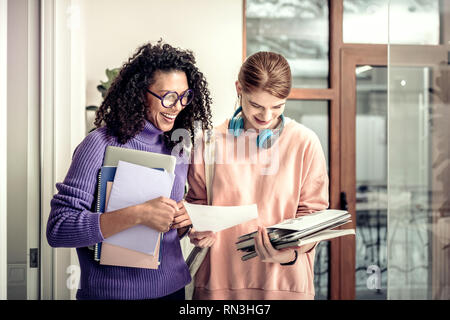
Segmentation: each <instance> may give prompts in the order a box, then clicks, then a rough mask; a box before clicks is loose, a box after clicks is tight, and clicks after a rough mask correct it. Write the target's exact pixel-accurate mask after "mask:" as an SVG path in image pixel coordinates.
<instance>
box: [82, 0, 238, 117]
mask: <svg viewBox="0 0 450 320" xmlns="http://www.w3.org/2000/svg"><path fill="white" fill-rule="evenodd" d="M80 4H81V10H80V13H81V24H82V25H84V27H85V30H86V34H85V42H84V45H85V53H86V55H85V60H86V65H85V66H86V103H87V105H97V106H98V105H99V104H100V103H101V95H100V93H99V92H98V91H97V89H96V87H97V85H98V84H99V82H100V80H103V81H105V80H106V75H105V69H106V68H110V69H111V68H114V67H120V66H121V65H122V63H123V62H124V61H126V60H127V59H128V57H129V56H130V55H132V54H133V52H134V51H135V50H136V48H137V47H139V46H140V45H142V44H144V43H146V42H148V41H151V42H156V41H157V40H159V39H160V38H163V40H164V41H165V42H167V43H169V44H171V45H173V46H177V47H181V48H184V49H190V50H192V51H193V52H194V54H195V57H196V59H197V65H198V67H199V69H200V70H201V71H202V72H203V74H204V75H205V76H206V79H207V81H208V83H209V89H210V91H211V95H212V98H213V122H214V123H215V124H218V123H221V122H223V121H224V120H225V118H227V117H230V116H231V115H232V111H233V108H234V103H235V97H236V93H235V89H234V81H235V80H236V79H237V73H238V71H239V67H240V65H241V63H242V27H243V26H242V21H243V19H242V14H243V3H242V0H227V1H223V0H191V1H186V0H165V1H156V0H155V1H148V0H115V1H109V0H82V1H80Z"/></svg>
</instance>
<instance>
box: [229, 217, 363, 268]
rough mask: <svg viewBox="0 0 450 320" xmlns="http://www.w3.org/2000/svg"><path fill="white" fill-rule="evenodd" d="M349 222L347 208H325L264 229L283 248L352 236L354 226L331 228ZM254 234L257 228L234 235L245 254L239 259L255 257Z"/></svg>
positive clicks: (239, 248)
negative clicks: (350, 227)
mask: <svg viewBox="0 0 450 320" xmlns="http://www.w3.org/2000/svg"><path fill="white" fill-rule="evenodd" d="M349 222H351V215H350V214H349V213H348V212H347V211H344V210H334V209H329V210H323V211H317V212H314V213H311V214H308V215H304V216H300V217H297V218H293V219H289V220H285V221H283V222H281V223H279V224H276V225H273V226H270V227H267V228H266V229H267V233H268V236H269V239H270V242H271V243H272V245H273V247H274V248H275V249H283V248H289V247H299V246H303V245H305V244H309V243H314V242H319V241H324V240H329V239H333V238H337V237H342V236H346V235H351V234H353V235H354V234H355V229H339V230H333V229H335V228H337V227H339V226H342V225H344V224H347V223H349ZM257 234H258V231H254V232H251V233H248V234H245V235H242V236H240V237H239V238H238V241H237V242H236V248H237V250H240V251H242V252H244V253H245V254H244V255H243V256H242V258H241V259H242V260H243V261H245V260H249V259H251V258H254V257H256V256H257V254H256V252H255V236H256V235H257Z"/></svg>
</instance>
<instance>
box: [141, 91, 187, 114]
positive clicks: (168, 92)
mask: <svg viewBox="0 0 450 320" xmlns="http://www.w3.org/2000/svg"><path fill="white" fill-rule="evenodd" d="M146 90H147V92H148V93H150V94H151V95H153V96H154V97H156V98H158V99H159V100H160V101H161V105H162V106H163V107H164V108H166V109H169V108H173V107H174V106H176V105H177V103H178V101H180V104H181V106H182V107H183V109H184V108H185V107H186V106H187V105H189V104H191V102H192V100H193V99H194V90H192V89H187V90H186V91H185V92H183V93H182V94H181V95H179V94H178V92H176V91H167V92H166V93H164V95H163V96H162V97H161V96H159V95H157V94H156V93H154V92H152V91H150V90H149V89H146ZM187 92H191V93H192V99H191V101H189V103H187V104H183V102H181V99H183V98H184V96H185V94H186V93H187ZM171 93H175V94H176V95H177V99H176V100H175V102H174V103H173V104H172V105H171V106H168V107H166V106H165V105H164V102H163V100H164V98H165V96H167V95H168V94H171Z"/></svg>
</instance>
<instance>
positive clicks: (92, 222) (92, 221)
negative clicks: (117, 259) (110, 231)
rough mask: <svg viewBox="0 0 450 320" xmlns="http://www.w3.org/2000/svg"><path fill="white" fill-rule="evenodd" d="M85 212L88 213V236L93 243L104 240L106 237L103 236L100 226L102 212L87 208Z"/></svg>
mask: <svg viewBox="0 0 450 320" xmlns="http://www.w3.org/2000/svg"><path fill="white" fill-rule="evenodd" d="M85 213H86V214H87V215H88V221H89V223H88V226H89V227H88V232H89V234H88V237H89V239H90V241H89V242H91V243H94V244H95V243H99V242H103V240H105V238H104V237H103V233H102V230H101V228H100V216H101V213H98V212H91V211H88V210H86V211H85Z"/></svg>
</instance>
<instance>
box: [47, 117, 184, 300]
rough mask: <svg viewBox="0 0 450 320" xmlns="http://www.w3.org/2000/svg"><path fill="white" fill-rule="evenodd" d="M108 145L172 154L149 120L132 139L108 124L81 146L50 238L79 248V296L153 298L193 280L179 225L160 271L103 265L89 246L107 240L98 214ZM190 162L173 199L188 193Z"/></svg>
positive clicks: (62, 187)
mask: <svg viewBox="0 0 450 320" xmlns="http://www.w3.org/2000/svg"><path fill="white" fill-rule="evenodd" d="M108 145H111V146H120V147H124V148H130V149H137V150H144V151H151V152H157V153H164V154H170V152H169V151H168V150H167V148H166V147H165V146H164V144H163V141H162V131H161V130H159V129H157V128H155V127H154V126H153V124H152V123H151V122H149V121H146V124H145V128H144V130H143V131H142V132H140V133H139V134H137V135H136V136H135V137H134V138H133V139H131V140H129V141H128V142H127V143H126V144H123V145H122V144H120V143H118V141H117V139H116V138H115V137H111V136H109V135H108V134H107V131H106V128H99V129H97V130H95V131H94V132H92V133H90V134H89V135H88V136H87V137H86V138H85V139H84V140H83V141H82V142H81V143H80V145H79V146H78V147H77V148H76V149H75V152H74V154H73V158H72V163H71V165H70V168H69V171H68V173H67V176H66V178H65V179H64V182H63V183H57V184H56V188H57V189H58V193H57V194H56V195H54V197H53V199H52V201H51V212H50V216H49V219H48V223H47V240H48V243H49V244H50V246H52V247H68V248H77V253H78V259H79V262H80V267H81V278H80V287H79V289H78V292H77V299H121V300H132V299H151V298H157V297H162V296H165V295H168V294H171V293H173V292H175V291H177V290H179V289H181V288H183V287H184V286H186V284H188V283H189V282H190V281H191V277H190V274H189V269H188V267H187V265H186V263H185V262H184V259H183V255H182V253H181V247H180V241H179V238H178V234H177V232H176V230H170V231H169V232H167V233H165V234H164V238H163V241H162V244H161V249H160V250H161V264H160V266H159V268H158V269H157V270H152V269H141V268H129V267H116V266H107V265H100V264H99V263H98V262H96V261H95V260H94V252H93V251H92V250H90V249H89V248H88V246H92V245H95V244H96V243H98V242H101V241H103V239H104V238H103V235H102V233H101V230H100V214H98V213H95V201H94V200H95V191H96V186H97V176H98V171H99V169H100V167H101V166H102V163H103V157H104V154H105V149H106V147H107V146H108ZM187 169H188V165H187V164H182V163H181V164H177V166H176V168H175V175H176V176H175V182H174V186H173V189H172V193H171V196H170V197H171V198H172V199H173V200H175V201H180V200H181V199H182V198H183V196H184V187H185V183H186V175H187Z"/></svg>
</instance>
